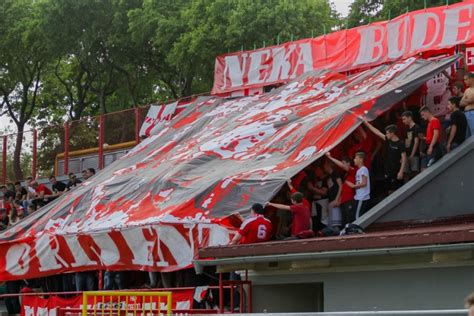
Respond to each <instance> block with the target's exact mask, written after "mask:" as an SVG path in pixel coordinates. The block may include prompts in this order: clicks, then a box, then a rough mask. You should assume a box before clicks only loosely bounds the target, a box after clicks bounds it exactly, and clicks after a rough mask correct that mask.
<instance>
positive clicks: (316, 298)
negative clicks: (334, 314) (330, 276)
mask: <svg viewBox="0 0 474 316" xmlns="http://www.w3.org/2000/svg"><path fill="white" fill-rule="evenodd" d="M252 303H253V310H254V311H255V312H268V313H272V312H274V313H290V312H297V313H302V312H322V311H323V308H324V307H323V284H322V283H293V284H268V285H259V286H254V287H252Z"/></svg>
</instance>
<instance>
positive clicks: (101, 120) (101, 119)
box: [99, 115, 105, 170]
mask: <svg viewBox="0 0 474 316" xmlns="http://www.w3.org/2000/svg"><path fill="white" fill-rule="evenodd" d="M104 125H105V120H104V115H101V116H99V169H100V170H102V169H104V127H105V126H104Z"/></svg>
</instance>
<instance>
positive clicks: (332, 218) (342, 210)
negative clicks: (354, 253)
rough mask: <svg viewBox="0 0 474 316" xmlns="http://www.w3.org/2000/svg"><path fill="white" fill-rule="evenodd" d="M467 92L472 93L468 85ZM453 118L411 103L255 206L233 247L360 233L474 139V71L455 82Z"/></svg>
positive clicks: (357, 132)
mask: <svg viewBox="0 0 474 316" xmlns="http://www.w3.org/2000/svg"><path fill="white" fill-rule="evenodd" d="M465 87H467V89H466V90H465V91H464V88H465ZM451 94H452V96H451V97H450V98H449V101H448V103H447V104H446V108H447V112H448V113H447V115H446V116H442V117H436V116H434V115H433V114H432V112H431V111H430V109H429V108H428V107H426V106H417V105H412V104H410V103H409V98H408V99H407V100H404V101H403V102H401V103H400V104H398V105H395V106H394V108H393V109H392V110H391V111H389V112H387V113H386V115H384V116H381V117H379V118H377V119H376V120H375V121H373V122H370V123H369V122H368V121H363V122H362V124H361V125H360V126H359V127H358V128H357V129H356V130H355V131H354V132H353V133H352V134H351V135H350V136H349V137H348V138H347V139H346V140H345V141H344V142H342V143H341V144H339V145H338V146H337V147H336V148H334V149H333V150H331V152H328V153H326V155H325V156H324V157H322V158H321V159H319V160H317V161H316V162H314V163H313V164H311V165H310V166H308V167H306V168H305V169H304V170H303V171H301V172H300V173H298V174H297V175H296V176H295V177H293V178H292V179H290V180H288V185H287V186H285V187H283V188H282V189H281V191H280V192H279V194H277V196H276V197H275V198H274V199H273V201H271V202H269V203H266V205H262V204H255V205H253V207H252V209H251V215H250V217H249V218H247V219H245V221H244V222H243V223H242V226H241V228H240V230H239V231H238V233H237V235H236V236H235V238H234V239H233V240H232V241H231V242H230V244H232V245H233V244H239V243H240V244H245V243H254V242H261V241H268V240H272V239H274V240H288V239H299V238H308V237H312V236H334V235H340V234H348V233H357V232H361V231H362V229H361V228H360V227H358V226H357V225H354V224H352V223H353V222H354V221H355V220H356V219H358V218H359V217H360V216H362V215H363V214H364V213H366V212H367V211H369V210H370V208H371V207H372V206H374V205H375V204H377V203H378V202H380V201H381V200H383V199H384V198H385V197H387V196H388V195H390V194H392V193H393V192H394V191H396V190H397V189H398V188H400V187H401V186H402V185H404V184H405V183H406V182H408V181H409V180H410V179H412V178H413V177H415V176H416V175H417V174H419V173H420V172H423V171H424V170H426V169H427V168H430V167H431V166H433V165H434V164H435V163H436V162H437V161H438V160H439V159H441V158H442V156H444V155H446V154H449V153H450V152H451V151H453V150H454V149H456V148H457V147H458V146H460V145H461V144H462V143H463V142H464V141H465V140H466V139H467V138H468V137H470V136H471V135H474V74H473V73H466V74H465V75H464V83H463V82H460V81H457V82H454V84H453V85H452V91H451Z"/></svg>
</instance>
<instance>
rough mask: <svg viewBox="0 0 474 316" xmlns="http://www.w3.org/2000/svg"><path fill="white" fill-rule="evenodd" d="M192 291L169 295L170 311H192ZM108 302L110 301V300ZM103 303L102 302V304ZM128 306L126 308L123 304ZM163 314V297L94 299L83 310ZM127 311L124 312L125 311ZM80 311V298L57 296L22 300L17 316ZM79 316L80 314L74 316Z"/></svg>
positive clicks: (107, 297) (42, 315)
mask: <svg viewBox="0 0 474 316" xmlns="http://www.w3.org/2000/svg"><path fill="white" fill-rule="evenodd" d="M193 295H194V291H193V290H191V289H190V290H176V291H173V292H172V299H171V305H172V306H171V308H172V309H173V310H175V309H178V310H189V309H192V307H193ZM110 299H111V300H110ZM102 300H103V301H102ZM127 303H128V306H125V304H127ZM158 303H159V304H160V305H159V309H160V310H161V311H166V308H167V302H166V298H165V297H161V298H160V299H158V297H153V298H150V297H147V298H145V299H144V301H143V298H142V297H139V296H138V297H129V298H128V300H127V298H126V296H121V297H120V298H119V297H109V296H105V297H100V296H99V297H96V298H95V301H94V297H90V298H89V302H88V306H87V308H88V309H89V310H94V309H95V310H97V314H98V315H102V313H101V311H103V310H105V311H107V314H109V311H110V309H111V308H112V310H114V311H115V310H118V309H120V310H122V312H125V310H128V311H130V315H134V311H138V315H141V313H140V312H141V311H142V310H145V311H150V310H153V311H157V310H158ZM127 307H128V308H127ZM81 308H82V295H78V296H74V297H71V298H61V297H58V296H50V297H49V298H42V297H38V296H25V297H24V298H23V299H22V305H21V316H44V315H50V316H51V315H59V313H58V311H59V309H61V310H63V311H65V310H68V309H72V310H74V311H77V310H78V309H81ZM68 315H74V313H68ZM77 315H81V313H80V312H79V313H77Z"/></svg>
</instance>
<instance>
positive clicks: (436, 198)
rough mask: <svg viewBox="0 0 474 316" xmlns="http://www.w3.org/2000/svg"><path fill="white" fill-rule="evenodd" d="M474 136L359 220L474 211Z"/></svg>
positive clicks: (433, 216) (365, 222)
mask: <svg viewBox="0 0 474 316" xmlns="http://www.w3.org/2000/svg"><path fill="white" fill-rule="evenodd" d="M473 193H474V137H471V138H469V139H468V140H467V141H466V142H465V143H464V144H463V145H462V146H460V147H459V148H457V149H456V150H454V151H453V152H451V153H450V154H448V155H446V156H444V157H443V158H442V159H441V160H440V161H439V162H437V163H436V164H435V165H433V166H432V167H430V168H428V169H427V170H425V171H424V172H422V173H421V174H419V175H418V176H416V177H415V178H414V179H412V180H411V181H410V182H408V183H407V184H405V185H404V186H403V187H402V188H400V189H399V190H397V191H396V192H395V193H393V194H392V195H390V196H389V197H388V198H386V199H385V200H383V201H382V202H381V203H379V204H378V205H376V206H375V207H373V208H372V209H371V210H370V211H369V212H367V213H366V214H364V216H362V217H361V218H360V219H359V220H358V221H356V223H357V224H359V225H361V226H362V227H367V226H369V225H370V224H372V223H383V222H396V221H409V220H433V219H437V218H446V217H452V216H460V215H468V214H474V203H472V201H473Z"/></svg>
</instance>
